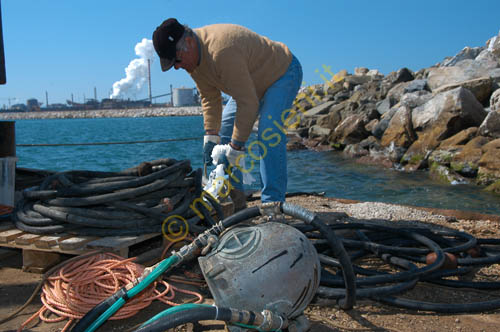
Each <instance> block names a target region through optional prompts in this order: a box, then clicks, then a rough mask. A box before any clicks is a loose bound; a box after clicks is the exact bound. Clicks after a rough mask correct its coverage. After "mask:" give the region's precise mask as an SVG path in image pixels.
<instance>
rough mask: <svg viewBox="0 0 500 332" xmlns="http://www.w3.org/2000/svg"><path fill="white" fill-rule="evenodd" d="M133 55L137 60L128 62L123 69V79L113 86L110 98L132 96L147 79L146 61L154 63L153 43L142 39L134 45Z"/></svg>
mask: <svg viewBox="0 0 500 332" xmlns="http://www.w3.org/2000/svg"><path fill="white" fill-rule="evenodd" d="M135 54H137V56H139V59H134V60H132V61H130V63H129V65H128V66H127V68H125V74H126V76H125V78H122V79H121V80H119V81H117V82H115V83H114V84H113V93H112V94H111V96H110V98H124V97H125V96H127V95H134V94H136V93H138V92H140V91H141V89H142V87H143V85H144V83H145V82H146V80H147V78H148V61H147V60H151V62H152V61H154V54H155V50H154V47H153V41H151V40H149V39H146V38H143V39H142V41H141V42H139V43H138V44H137V45H135Z"/></svg>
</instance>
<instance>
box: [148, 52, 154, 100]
mask: <svg viewBox="0 0 500 332" xmlns="http://www.w3.org/2000/svg"><path fill="white" fill-rule="evenodd" d="M148 83H149V85H148V87H149V102H150V103H151V104H153V97H152V96H151V59H148Z"/></svg>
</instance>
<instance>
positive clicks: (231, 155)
mask: <svg viewBox="0 0 500 332" xmlns="http://www.w3.org/2000/svg"><path fill="white" fill-rule="evenodd" d="M226 158H227V161H229V163H230V164H231V165H233V166H236V167H238V168H242V167H243V168H245V151H244V150H236V149H234V148H233V147H232V146H231V145H229V149H227V150H226Z"/></svg>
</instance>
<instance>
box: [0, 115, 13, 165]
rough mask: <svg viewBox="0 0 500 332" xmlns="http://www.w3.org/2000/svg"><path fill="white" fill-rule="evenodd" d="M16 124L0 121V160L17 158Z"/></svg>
mask: <svg viewBox="0 0 500 332" xmlns="http://www.w3.org/2000/svg"><path fill="white" fill-rule="evenodd" d="M15 125H16V123H15V122H14V121H0V142H2V144H0V158H4V157H15V156H16V126H15Z"/></svg>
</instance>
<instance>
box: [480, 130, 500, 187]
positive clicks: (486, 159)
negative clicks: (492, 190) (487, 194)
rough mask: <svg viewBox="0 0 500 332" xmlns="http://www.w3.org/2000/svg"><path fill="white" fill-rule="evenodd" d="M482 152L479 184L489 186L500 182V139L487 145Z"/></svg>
mask: <svg viewBox="0 0 500 332" xmlns="http://www.w3.org/2000/svg"><path fill="white" fill-rule="evenodd" d="M481 150H482V152H483V155H482V156H481V159H480V160H479V170H478V174H477V178H478V183H480V184H485V185H489V184H492V183H494V182H496V181H498V180H500V138H497V139H495V140H493V141H491V142H489V143H487V144H485V145H484V146H483V147H482V149H481Z"/></svg>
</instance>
